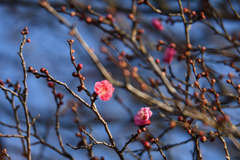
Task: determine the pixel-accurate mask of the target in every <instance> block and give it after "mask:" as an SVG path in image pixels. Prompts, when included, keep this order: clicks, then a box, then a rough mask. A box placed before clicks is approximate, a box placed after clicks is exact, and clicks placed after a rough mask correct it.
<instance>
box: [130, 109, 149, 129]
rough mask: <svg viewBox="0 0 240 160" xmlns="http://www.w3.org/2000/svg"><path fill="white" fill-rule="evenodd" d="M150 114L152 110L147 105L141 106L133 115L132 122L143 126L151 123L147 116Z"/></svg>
mask: <svg viewBox="0 0 240 160" xmlns="http://www.w3.org/2000/svg"><path fill="white" fill-rule="evenodd" d="M151 116H152V111H151V110H150V108H149V107H145V108H141V109H140V111H138V113H137V115H136V116H134V123H135V125H138V126H144V125H148V124H150V123H151V121H150V120H149V118H150V117H151Z"/></svg>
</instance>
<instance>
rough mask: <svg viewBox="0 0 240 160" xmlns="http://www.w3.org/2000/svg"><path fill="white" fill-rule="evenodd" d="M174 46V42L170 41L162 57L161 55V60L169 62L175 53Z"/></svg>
mask: <svg viewBox="0 0 240 160" xmlns="http://www.w3.org/2000/svg"><path fill="white" fill-rule="evenodd" d="M175 47H176V45H175V44H174V43H171V44H170V45H169V46H168V48H167V49H166V50H165V52H164V57H163V61H164V62H166V63H168V64H169V63H171V62H172V60H173V57H174V56H175V54H176V50H175V49H174V48H175Z"/></svg>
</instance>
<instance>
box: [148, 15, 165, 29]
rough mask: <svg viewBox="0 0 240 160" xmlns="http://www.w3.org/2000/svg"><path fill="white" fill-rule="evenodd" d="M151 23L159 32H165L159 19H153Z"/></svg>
mask: <svg viewBox="0 0 240 160" xmlns="http://www.w3.org/2000/svg"><path fill="white" fill-rule="evenodd" d="M151 22H152V25H153V26H154V27H155V28H156V29H157V30H159V31H163V30H164V28H163V25H162V23H161V21H159V20H158V19H157V18H153V19H152V21H151Z"/></svg>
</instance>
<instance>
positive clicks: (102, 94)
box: [94, 80, 115, 101]
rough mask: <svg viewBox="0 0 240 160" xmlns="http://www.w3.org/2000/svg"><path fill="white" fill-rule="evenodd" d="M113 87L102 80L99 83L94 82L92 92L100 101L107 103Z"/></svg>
mask: <svg viewBox="0 0 240 160" xmlns="http://www.w3.org/2000/svg"><path fill="white" fill-rule="evenodd" d="M114 89H115V88H114V87H113V86H112V84H111V83H110V82H109V81H108V80H102V81H101V82H96V83H95V87H94V91H95V93H97V95H98V96H99V98H100V99H101V100H102V101H108V100H109V99H110V98H111V97H112V93H113V91H114Z"/></svg>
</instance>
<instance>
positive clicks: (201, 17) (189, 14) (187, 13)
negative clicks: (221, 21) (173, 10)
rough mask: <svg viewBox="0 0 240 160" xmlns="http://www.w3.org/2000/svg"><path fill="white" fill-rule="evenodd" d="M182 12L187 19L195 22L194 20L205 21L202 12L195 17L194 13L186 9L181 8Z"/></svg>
mask: <svg viewBox="0 0 240 160" xmlns="http://www.w3.org/2000/svg"><path fill="white" fill-rule="evenodd" d="M183 12H184V13H185V14H186V15H187V17H188V18H189V19H194V20H196V19H205V18H206V16H205V14H204V12H200V13H199V15H197V13H196V11H191V10H190V9H188V8H183Z"/></svg>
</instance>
